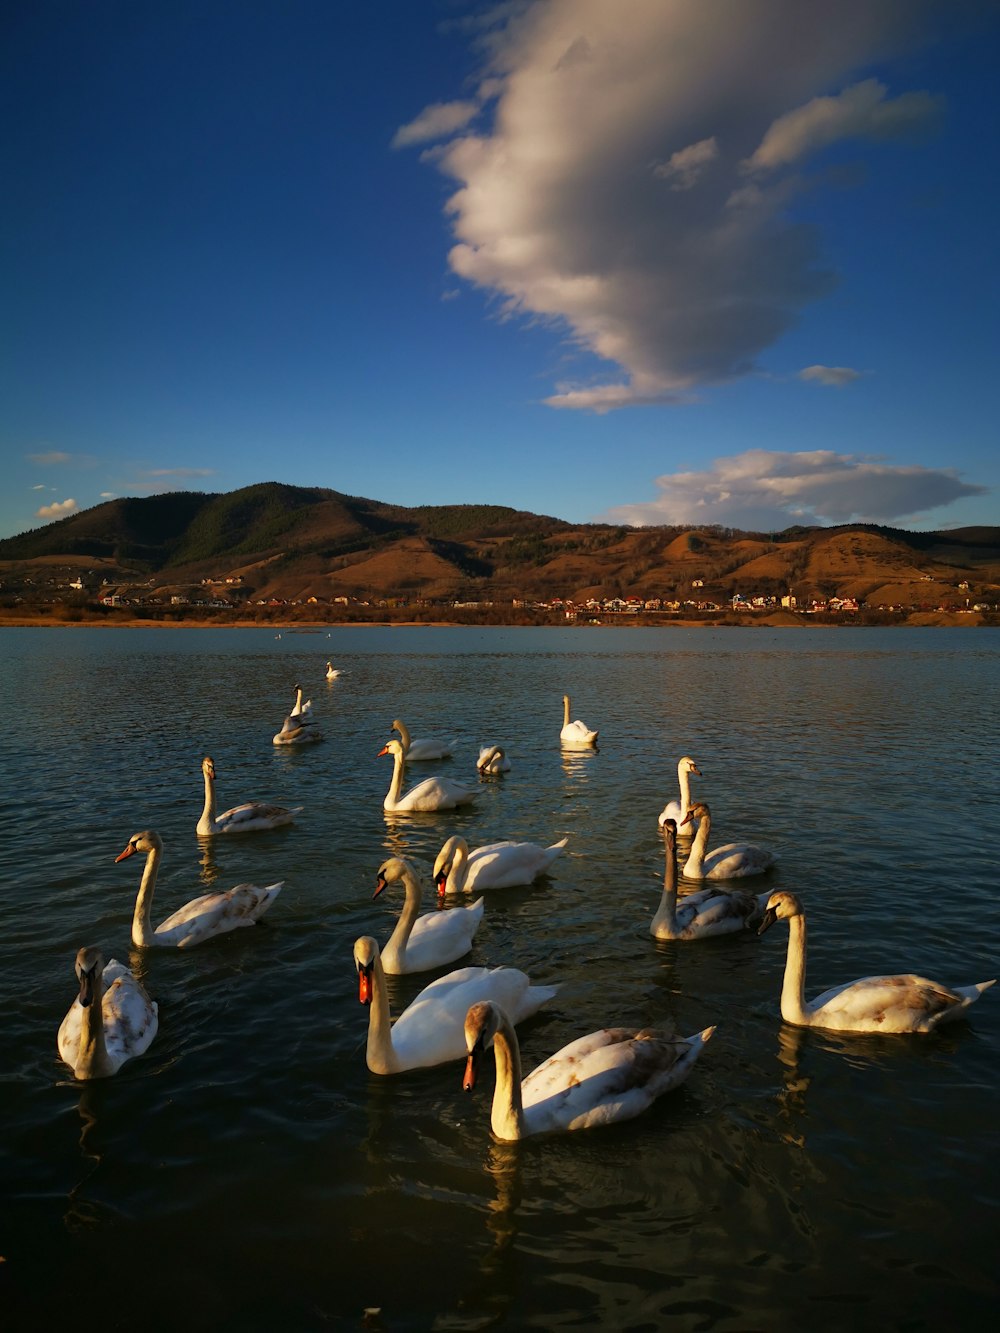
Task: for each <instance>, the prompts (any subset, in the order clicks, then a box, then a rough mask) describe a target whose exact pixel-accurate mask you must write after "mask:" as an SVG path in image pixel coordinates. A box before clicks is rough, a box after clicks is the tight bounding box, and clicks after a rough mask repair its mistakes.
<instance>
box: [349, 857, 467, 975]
mask: <svg viewBox="0 0 1000 1333" xmlns="http://www.w3.org/2000/svg"><path fill="white" fill-rule="evenodd" d="M400 881H402V884H403V888H404V889H405V891H406V901H405V903H404V904H403V911H402V913H401V914H400V917H399V920H398V921H397V922H396V928H395V930H394V931H393V932H392V934H391V935H390V936H389V940H388V942H387V943H386V944H384V945H383V946H382V966H383V968H384V969H385V971H386V972H389V973H393V974H396V975H398V974H399V973H404V972H426V971H428V969H429V968H432V967H443V966H444V964H445V963H453V962H454V961H455V959H456V958H461V957H462V955H463V954H467V953H468V952H469V950H470V949H471V948H472V938H473V936H474V935H475V933H476V931H477V930H478V929H479V926H480V923H481V922H482V919H483V903H484V900H483V899H482V898H477V900H476V901H475V902H474V903H469V905H468V906H466V907H453V908H452V909H451V910H450V911H448V912H437V911H436V912H428V913H426V914H425V915H424V916H418V915H417V913H418V912H419V911H420V902H421V892H420V880H419V879H418V878H417V875H416V873H415V871H414V869H413V867H412V866H411V865H410V863H409V862H408V861H404V860H402V859H401V858H400V857H398V856H394V857H390V859H389V860H388V861H383V862H382V864H381V865H380V866H379V868H378V878H377V879H376V881H375V883H376V889H375V893H374V894H373V897H375V898H377V897H378V896H379V894H380V893H381V892H382V890H383V889H384V888H385V887H386V885H388V884H397V883H399V882H400Z"/></svg>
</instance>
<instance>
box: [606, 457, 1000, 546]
mask: <svg viewBox="0 0 1000 1333" xmlns="http://www.w3.org/2000/svg"><path fill="white" fill-rule="evenodd" d="M655 485H656V487H657V489H658V490H659V495H658V496H657V498H656V499H655V500H652V501H650V502H649V503H644V504H632V505H622V506H620V507H618V508H616V509H613V510H612V511H611V512H610V513H609V514H607V515H605V516H604V517H605V519H606V520H607V521H609V522H614V523H630V524H633V525H636V526H640V527H645V526H649V525H651V524H660V523H669V524H677V523H684V524H688V523H690V524H692V525H701V524H709V523H717V524H721V525H723V526H724V527H734V528H744V529H748V530H751V531H768V530H772V529H779V528H786V527H788V526H790V525H791V524H793V523H807V524H813V523H815V524H824V523H851V522H867V523H887V524H892V523H897V524H898V523H900V522H901V521H902V520H908V521H912V520H914V519H918V518H919V517H920V516H921V515H922V514H925V513H927V512H928V511H930V510H935V509H940V508H941V507H942V506H944V505H948V504H951V503H953V502H954V501H955V500H959V499H962V498H963V497H965V496H970V495H986V494H988V488H987V487H985V486H974V485H970V484H968V483H967V482H964V481H962V480H961V479H960V478H959V475H958V473H957V472H955V471H953V470H952V469H951V468H938V469H935V468H924V467H900V466H892V465H890V464H887V463H883V462H881V461H880V460H879V459H875V458H867V457H862V456H859V455H855V454H837V453H833V452H832V451H830V450H815V451H812V452H802V453H776V452H772V451H770V450H765V449H751V450H748V451H747V452H746V453H743V454H734V455H732V456H730V457H728V458H717V459H715V461H714V463H713V465H712V467H711V469H710V470H709V471H706V472H675V473H670V474H667V475H665V476H662V477H657V478H656V480H655Z"/></svg>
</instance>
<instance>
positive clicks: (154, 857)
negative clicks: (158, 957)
mask: <svg viewBox="0 0 1000 1333" xmlns="http://www.w3.org/2000/svg"><path fill="white" fill-rule="evenodd" d="M161 855H162V852H161V849H160V848H159V847H150V849H149V851H148V852H147V853H146V864H145V866H144V867H143V871H142V882H141V883H140V885H139V893H138V895H137V897H136V900H135V911H134V913H133V914H132V943H133V944H135V945H137V946H138V947H139V948H140V949H142V948H145V947H146V946H147V945H150V944H153V943H154V940H155V936H156V931H155V930H154V929H153V923H152V920H151V916H150V914H151V912H152V910H153V892H154V890H155V889H156V875H157V872H158V871H159V868H160V856H161Z"/></svg>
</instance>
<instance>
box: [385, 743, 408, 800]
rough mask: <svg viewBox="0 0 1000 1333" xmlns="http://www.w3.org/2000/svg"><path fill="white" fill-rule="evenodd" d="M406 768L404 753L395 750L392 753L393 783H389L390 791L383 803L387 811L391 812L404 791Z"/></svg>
mask: <svg viewBox="0 0 1000 1333" xmlns="http://www.w3.org/2000/svg"><path fill="white" fill-rule="evenodd" d="M405 766H406V765H405V763H404V761H403V755H402V752H401V751H400V750H394V751H393V752H392V781H391V782H390V783H389V790H388V792H387V793H386V798H385V800H384V801H383V803H382V804H383V807H384V808H385V809H386V810H391V809H392V808H393V806H394V805H395V804H396V802H397V801H398V800H399V793H400V792H401V791H402V790H403V769H404V768H405Z"/></svg>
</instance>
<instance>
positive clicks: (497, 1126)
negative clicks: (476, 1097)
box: [462, 1001, 715, 1142]
mask: <svg viewBox="0 0 1000 1333" xmlns="http://www.w3.org/2000/svg"><path fill="white" fill-rule="evenodd" d="M714 1031H715V1028H714V1027H710V1028H705V1030H704V1031H703V1032H698V1033H695V1034H694V1036H692V1037H685V1038H677V1037H675V1036H673V1035H672V1034H671V1033H668V1032H663V1031H658V1030H657V1029H655V1028H642V1029H639V1030H636V1029H635V1028H601V1029H600V1031H598V1032H590V1033H588V1034H587V1036H585V1037H578V1038H577V1039H576V1041H572V1042H570V1043H569V1045H568V1046H564V1047H563V1048H562V1050H561V1051H557V1052H556V1053H555V1055H550V1056H549V1058H548V1059H547V1060H546V1061H544V1062H543V1063H542V1064H540V1065H539V1066H538V1068H537V1069H533V1070H532V1072H531V1073H530V1074H529V1075H528V1077H527V1078H526V1079H525V1080H524V1081H523V1082H522V1081H521V1052H520V1048H519V1046H518V1041H517V1035H516V1033H515V1032H514V1029H513V1027H512V1025H511V1023H510V1020H509V1019H508V1017H507V1015H506V1013H505V1012H504V1010H503V1008H502V1006H501V1005H499V1004H496V1003H493V1002H491V1001H480V1002H479V1003H477V1004H474V1005H472V1007H471V1008H470V1009H469V1012H468V1014H467V1016H466V1020H465V1040H466V1047H467V1049H468V1058H467V1060H466V1065H465V1077H464V1078H463V1080H462V1087H463V1088H465V1089H466V1091H468V1090H469V1089H470V1088H472V1087H474V1086H475V1083H476V1076H477V1071H478V1064H479V1060H480V1057H481V1055H482V1053H483V1051H484V1050H487V1049H488V1048H489V1047H490V1046H492V1047H493V1050H494V1053H495V1055H496V1066H497V1074H496V1084H495V1086H494V1089H493V1109H492V1112H491V1114H490V1125H491V1128H492V1130H493V1133H494V1134H495V1135H496V1136H497V1138H498V1139H502V1140H504V1141H505V1142H514V1141H516V1140H518V1139H526V1138H528V1137H529V1135H531V1134H551V1133H557V1132H567V1131H570V1130H574V1129H591V1128H593V1127H594V1126H596V1125H610V1124H612V1123H614V1122H615V1121H617V1120H631V1119H632V1118H633V1117H634V1116H637V1115H640V1114H641V1113H642V1112H643V1111H645V1110H646V1108H647V1107H648V1106H650V1105H652V1103H653V1102H654V1101H655V1100H656V1099H657V1097H660V1096H662V1095H663V1093H665V1092H669V1091H670V1089H671V1088H676V1087H677V1085H678V1084H679V1083H683V1081H684V1080H685V1079H686V1078H687V1076H688V1074H690V1072H691V1070H692V1068H693V1066H694V1063H695V1061H696V1060H697V1059H698V1057H699V1055H701V1053H702V1051H703V1050H704V1049H705V1043H706V1042H707V1041H708V1040H709V1038H710V1037H711V1035H712V1033H713V1032H714Z"/></svg>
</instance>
